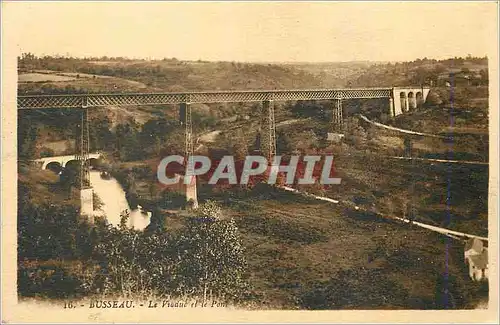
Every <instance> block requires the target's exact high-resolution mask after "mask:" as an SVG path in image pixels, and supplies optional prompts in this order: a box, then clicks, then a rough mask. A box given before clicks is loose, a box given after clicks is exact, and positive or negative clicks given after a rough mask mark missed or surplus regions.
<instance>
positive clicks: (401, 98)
mask: <svg viewBox="0 0 500 325" xmlns="http://www.w3.org/2000/svg"><path fill="white" fill-rule="evenodd" d="M407 99H408V98H407V97H406V92H404V91H402V92H400V93H399V101H400V102H401V112H402V113H405V112H406V111H408V106H407V105H406V104H407Z"/></svg>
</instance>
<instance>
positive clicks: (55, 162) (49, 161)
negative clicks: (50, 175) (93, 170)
mask: <svg viewBox="0 0 500 325" xmlns="http://www.w3.org/2000/svg"><path fill="white" fill-rule="evenodd" d="M99 157H101V154H100V153H98V152H97V153H89V154H88V157H87V160H88V162H89V164H90V165H92V164H93V162H95V161H96V160H97V159H99ZM33 162H34V163H35V164H37V165H38V166H40V167H41V168H42V169H52V168H54V167H55V168H65V167H66V165H67V164H68V163H71V162H75V163H76V162H78V158H77V157H76V156H75V155H65V156H55V157H44V158H39V159H35V160H33Z"/></svg>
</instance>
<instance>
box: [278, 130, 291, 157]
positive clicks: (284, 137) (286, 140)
mask: <svg viewBox="0 0 500 325" xmlns="http://www.w3.org/2000/svg"><path fill="white" fill-rule="evenodd" d="M292 150H293V146H292V141H291V140H290V137H289V136H288V134H287V133H285V132H283V131H278V132H276V151H277V153H278V154H279V155H282V154H289V153H291V152H292Z"/></svg>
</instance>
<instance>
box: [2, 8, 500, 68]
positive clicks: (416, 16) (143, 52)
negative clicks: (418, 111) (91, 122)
mask: <svg viewBox="0 0 500 325" xmlns="http://www.w3.org/2000/svg"><path fill="white" fill-rule="evenodd" d="M496 6H497V5H496V3H494V2H482V3H477V2H476V3H473V2H412V3H401V2H393V3H390V2H376V3H372V2H271V3H266V2H231V3H228V2H194V1H193V2H187V1H186V2H142V3H137V2H121V3H120V2H97V3H96V2H69V1H68V2H20V1H16V2H3V3H2V15H3V17H2V18H3V28H5V30H4V32H10V33H12V37H13V38H11V42H13V43H14V44H11V45H14V46H16V49H17V51H18V52H19V54H20V53H22V52H32V53H35V54H37V55H45V54H47V55H54V54H59V55H71V56H77V57H82V56H104V55H106V56H123V57H129V58H152V59H155V58H156V59H162V58H165V57H166V58H172V57H175V58H178V59H182V60H198V59H202V60H210V61H214V60H215V61H219V60H221V61H253V62H297V61H299V62H333V61H365V60H369V61H408V60H414V59H416V58H424V57H427V58H435V59H442V58H449V57H454V56H466V55H468V54H471V55H473V56H485V55H487V54H488V53H489V52H490V51H492V49H494V48H496V46H497V44H496V42H497V41H496V40H498V36H497V7H496Z"/></svg>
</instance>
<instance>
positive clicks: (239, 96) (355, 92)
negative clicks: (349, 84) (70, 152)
mask: <svg viewBox="0 0 500 325" xmlns="http://www.w3.org/2000/svg"><path fill="white" fill-rule="evenodd" d="M391 95H392V88H360V89H316V90H314V89H312V90H265V91H211V92H190V93H140V94H85V95H31V96H18V98H17V106H18V108H19V109H41V108H86V107H89V108H90V107H105V106H141V105H164V104H180V103H205V104H208V103H227V102H261V101H266V100H275V101H287V100H328V99H337V98H341V99H355V98H360V99H362V98H366V99H368V98H391Z"/></svg>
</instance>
